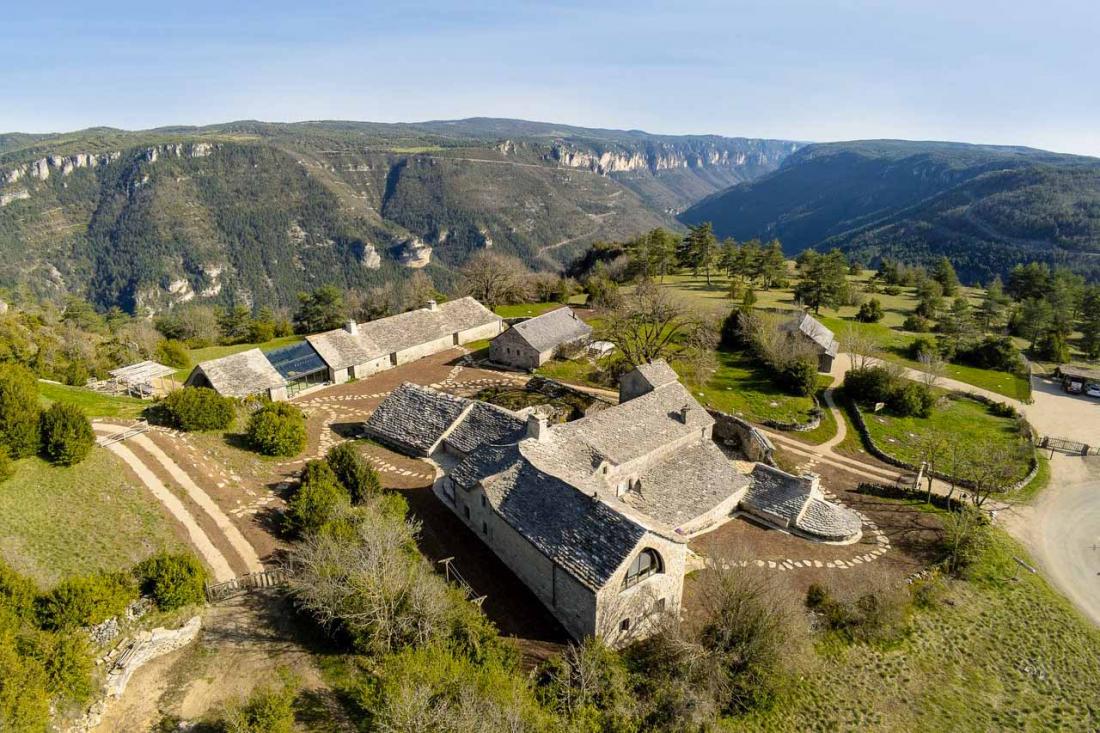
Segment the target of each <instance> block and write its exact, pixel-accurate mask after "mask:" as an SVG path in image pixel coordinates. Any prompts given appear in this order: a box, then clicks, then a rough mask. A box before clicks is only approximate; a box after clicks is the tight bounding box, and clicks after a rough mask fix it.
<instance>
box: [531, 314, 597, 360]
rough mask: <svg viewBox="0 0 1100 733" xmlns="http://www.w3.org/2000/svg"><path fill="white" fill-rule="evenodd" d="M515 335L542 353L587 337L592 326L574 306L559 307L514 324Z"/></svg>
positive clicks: (590, 332)
mask: <svg viewBox="0 0 1100 733" xmlns="http://www.w3.org/2000/svg"><path fill="white" fill-rule="evenodd" d="M512 329H513V330H514V331H515V335H516V336H519V337H520V338H521V339H523V340H524V341H525V342H526V343H527V344H528V345H529V346H530V347H531V348H533V349H534V350H535V351H537V352H539V353H542V352H544V351H550V350H552V349H555V348H557V347H558V346H561V345H562V344H567V343H572V342H574V341H579V340H581V339H584V338H587V337H588V336H590V335H591V334H592V327H591V326H589V325H588V324H587V323H585V322H584V321H582V320H581V318H580V316H578V315H577V314H576V312H575V311H574V310H573V309H572V308H558V309H556V310H552V311H550V312H548V313H543V314H542V315H541V316H535V317H534V318H528V319H527V320H526V321H521V322H519V323H517V324H516V325H514V326H512Z"/></svg>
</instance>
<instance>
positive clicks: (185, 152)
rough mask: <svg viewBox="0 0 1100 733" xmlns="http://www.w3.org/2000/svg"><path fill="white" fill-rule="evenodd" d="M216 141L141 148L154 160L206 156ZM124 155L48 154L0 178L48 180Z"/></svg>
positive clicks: (0, 174)
mask: <svg viewBox="0 0 1100 733" xmlns="http://www.w3.org/2000/svg"><path fill="white" fill-rule="evenodd" d="M215 147H216V146H215V145H214V144H213V143H191V144H187V143H170V144H165V145H152V146H149V147H147V148H145V149H144V150H143V151H142V158H143V159H144V160H145V161H147V162H149V163H155V162H156V161H157V160H158V159H159V158H160V157H161V156H162V155H167V156H174V157H176V158H205V157H206V156H208V155H210V153H212V152H213V151H214V148H215ZM120 157H122V152H121V151H119V150H115V151H111V152H109V153H98V154H97V153H73V154H71V155H47V156H45V157H43V158H39V159H37V160H32V161H30V162H29V163H23V164H21V165H16V166H12V167H10V168H7V169H0V181H2V182H3V183H5V184H9V185H12V184H16V183H18V182H19V181H21V180H23V179H24V178H30V179H34V180H39V181H45V180H47V179H48V178H49V177H50V175H51V174H57V175H61V176H68V175H70V174H72V172H73V171H75V170H79V169H81V168H97V167H99V166H105V165H109V164H110V163H113V162H115V161H116V160H118V159H119V158H120Z"/></svg>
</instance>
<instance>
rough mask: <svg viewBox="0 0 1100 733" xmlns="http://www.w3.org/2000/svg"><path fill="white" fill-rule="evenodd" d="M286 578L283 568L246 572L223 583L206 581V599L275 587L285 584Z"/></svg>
mask: <svg viewBox="0 0 1100 733" xmlns="http://www.w3.org/2000/svg"><path fill="white" fill-rule="evenodd" d="M286 579H287V574H286V572H285V571H284V570H280V569H274V570H262V571H260V572H258V573H248V574H247V575H242V576H240V577H237V578H233V580H227V581H225V582H223V583H208V584H207V586H206V600H207V601H209V602H210V603H216V602H218V601H224V600H225V599H226V598H231V597H232V596H235V595H238V594H240V593H248V592H250V591H254V590H259V589H261V588H275V587H278V586H280V585H283V584H285V583H286Z"/></svg>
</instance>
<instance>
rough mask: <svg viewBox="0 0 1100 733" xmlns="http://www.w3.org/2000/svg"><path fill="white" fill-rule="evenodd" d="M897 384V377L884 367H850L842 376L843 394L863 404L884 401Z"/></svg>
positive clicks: (888, 397)
mask: <svg viewBox="0 0 1100 733" xmlns="http://www.w3.org/2000/svg"><path fill="white" fill-rule="evenodd" d="M896 386H897V378H896V377H895V376H894V375H893V374H891V373H890V372H889V371H888V370H887V369H885V368H884V367H879V366H874V367H867V368H864V369H851V370H849V371H848V373H847V375H845V377H844V394H845V395H847V396H848V398H849V399H852V400H855V401H856V402H862V403H864V404H871V403H874V402H886V401H887V400H889V399H890V395H891V394H893V392H894V389H895V388H896Z"/></svg>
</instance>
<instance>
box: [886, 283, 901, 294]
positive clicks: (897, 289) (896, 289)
mask: <svg viewBox="0 0 1100 733" xmlns="http://www.w3.org/2000/svg"><path fill="white" fill-rule="evenodd" d="M882 292H883V293H885V294H886V295H901V286H900V285H887V286H885V287H884V288H883V289H882Z"/></svg>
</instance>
